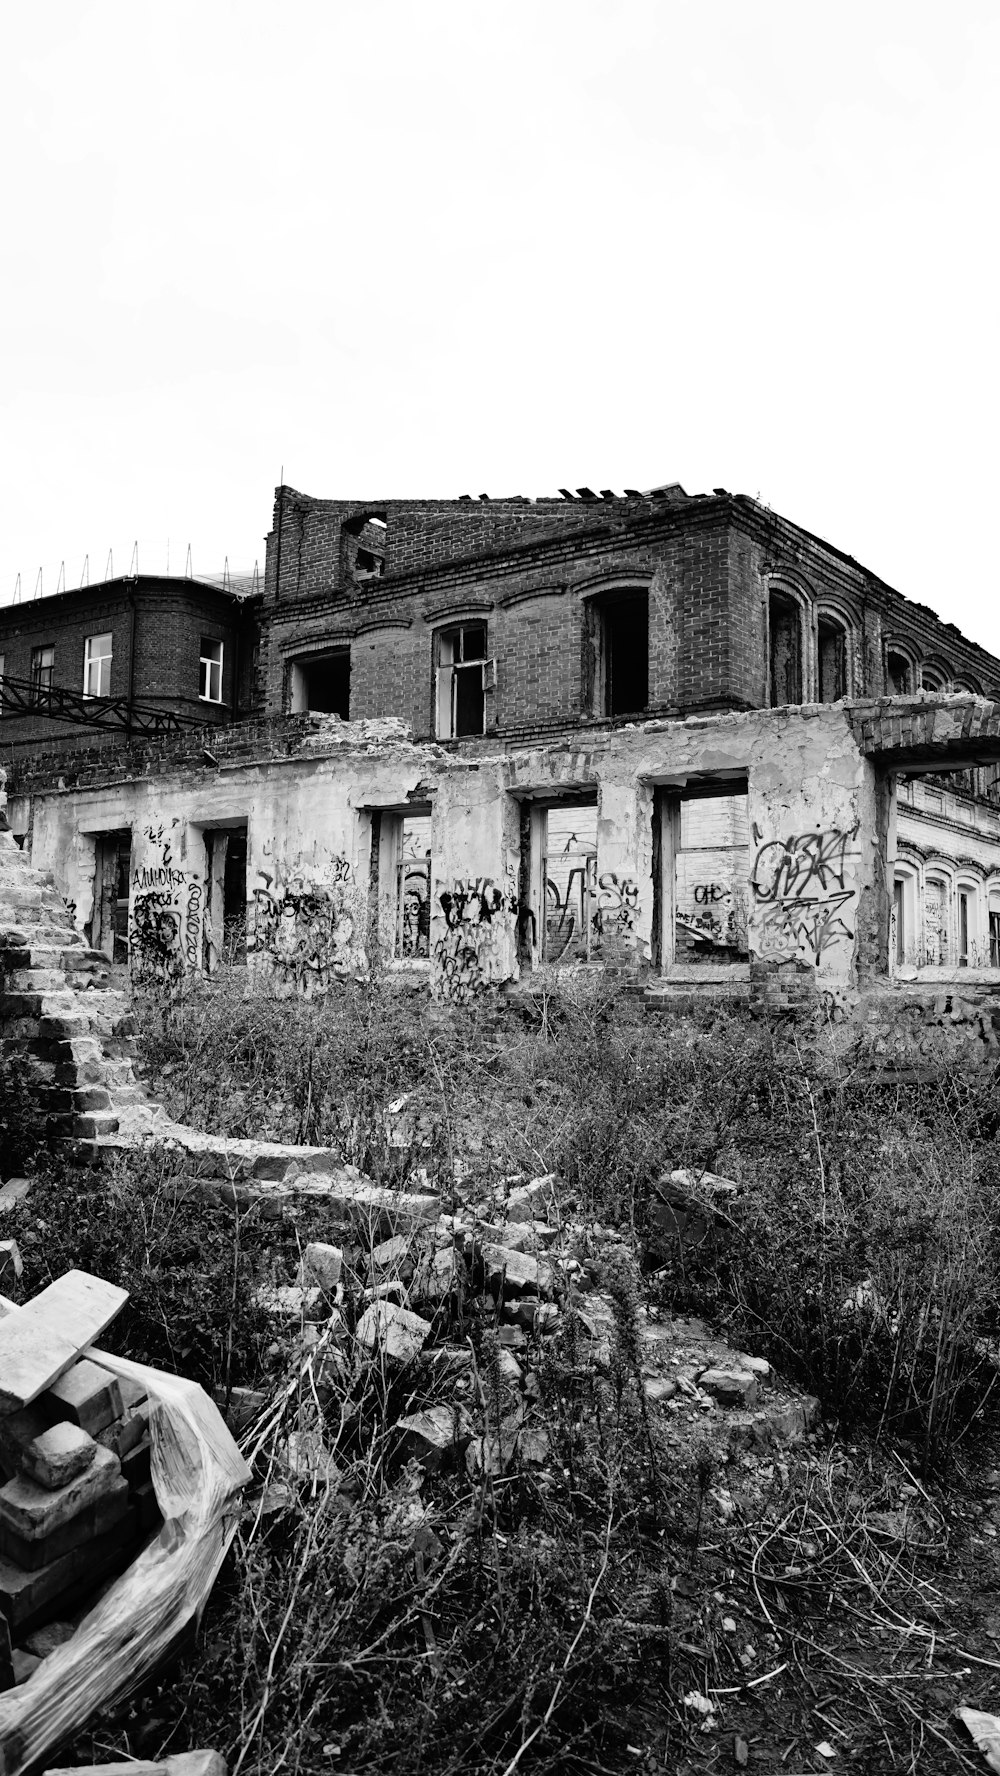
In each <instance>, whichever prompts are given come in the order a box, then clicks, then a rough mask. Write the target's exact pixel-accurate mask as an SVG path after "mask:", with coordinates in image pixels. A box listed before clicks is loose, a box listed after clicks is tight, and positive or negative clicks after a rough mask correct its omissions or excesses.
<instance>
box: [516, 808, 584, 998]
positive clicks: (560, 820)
mask: <svg viewBox="0 0 1000 1776" xmlns="http://www.w3.org/2000/svg"><path fill="white" fill-rule="evenodd" d="M530 846H531V858H530V875H531V882H530V890H529V896H528V900H529V906H530V908H531V915H532V917H531V931H530V932H525V931H522V942H524V941H525V940H526V939H528V938H530V942H531V949H532V952H533V955H534V957H535V958H536V959H537V960H538V961H539V962H548V963H562V964H564V965H565V964H567V963H570V962H592V961H596V960H598V959H599V957H600V954H601V923H602V920H601V910H600V888H599V883H598V877H597V800H596V797H593V796H591V797H587V798H586V799H581V800H573V801H560V802H554V803H551V804H549V805H545V804H542V803H533V804H532V806H531V811H530Z"/></svg>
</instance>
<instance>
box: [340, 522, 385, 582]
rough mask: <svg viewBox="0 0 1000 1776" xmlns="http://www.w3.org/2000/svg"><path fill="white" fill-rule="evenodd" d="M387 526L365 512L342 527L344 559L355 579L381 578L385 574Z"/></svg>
mask: <svg viewBox="0 0 1000 1776" xmlns="http://www.w3.org/2000/svg"><path fill="white" fill-rule="evenodd" d="M387 534H388V526H387V524H386V521H385V519H384V518H377V517H373V516H372V515H371V514H364V515H362V516H361V517H359V518H349V519H348V520H347V522H346V523H345V524H344V526H343V530H342V536H343V562H344V566H345V568H346V570H347V572H348V574H349V575H350V577H351V578H352V579H353V580H355V581H363V580H380V579H381V578H382V575H383V574H384V573H385V547H386V537H387Z"/></svg>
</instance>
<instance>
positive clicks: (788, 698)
mask: <svg viewBox="0 0 1000 1776" xmlns="http://www.w3.org/2000/svg"><path fill="white" fill-rule="evenodd" d="M767 620H768V702H769V703H770V706H771V708H772V709H780V708H782V707H783V706H785V705H786V704H796V703H801V702H802V612H801V611H800V609H799V606H798V604H797V603H796V601H795V599H794V598H791V597H789V595H788V593H786V592H772V593H771V594H770V597H769V598H768V601H767Z"/></svg>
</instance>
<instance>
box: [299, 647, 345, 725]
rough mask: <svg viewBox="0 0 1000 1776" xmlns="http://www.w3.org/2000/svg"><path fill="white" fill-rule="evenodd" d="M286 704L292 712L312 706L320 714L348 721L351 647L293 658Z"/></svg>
mask: <svg viewBox="0 0 1000 1776" xmlns="http://www.w3.org/2000/svg"><path fill="white" fill-rule="evenodd" d="M288 707H289V709H290V711H291V713H292V714H293V715H296V714H298V713H300V712H301V711H302V710H304V709H313V710H316V711H317V712H318V713H319V714H321V715H339V716H340V717H341V719H342V720H343V721H347V720H349V718H350V712H351V650H350V648H349V647H340V648H333V649H331V650H330V651H329V652H328V653H323V654H311V655H309V656H308V657H306V658H303V659H301V660H292V661H291V663H290V665H289V668H288Z"/></svg>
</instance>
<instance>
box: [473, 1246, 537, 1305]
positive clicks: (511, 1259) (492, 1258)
mask: <svg viewBox="0 0 1000 1776" xmlns="http://www.w3.org/2000/svg"><path fill="white" fill-rule="evenodd" d="M481 1250H482V1260H483V1266H484V1268H485V1271H486V1279H487V1284H488V1286H489V1287H490V1288H491V1289H497V1288H500V1287H501V1286H502V1288H503V1291H504V1294H509V1295H520V1294H523V1293H524V1291H525V1290H528V1291H530V1292H531V1293H532V1294H535V1295H550V1294H551V1292H552V1267H551V1265H549V1264H545V1263H544V1262H543V1261H541V1260H540V1259H538V1258H533V1257H532V1256H531V1254H530V1253H529V1252H513V1251H511V1249H510V1247H509V1246H494V1245H484V1246H483V1247H482V1249H481Z"/></svg>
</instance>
